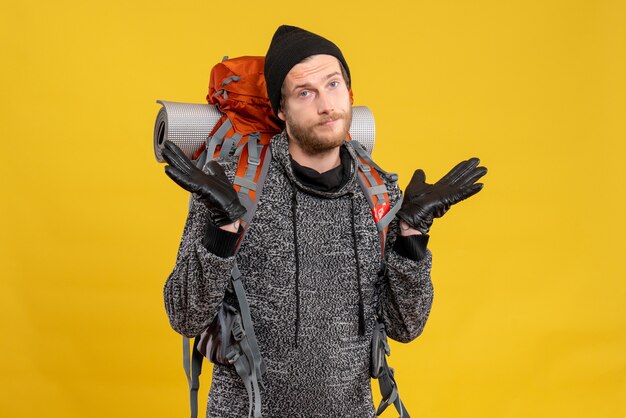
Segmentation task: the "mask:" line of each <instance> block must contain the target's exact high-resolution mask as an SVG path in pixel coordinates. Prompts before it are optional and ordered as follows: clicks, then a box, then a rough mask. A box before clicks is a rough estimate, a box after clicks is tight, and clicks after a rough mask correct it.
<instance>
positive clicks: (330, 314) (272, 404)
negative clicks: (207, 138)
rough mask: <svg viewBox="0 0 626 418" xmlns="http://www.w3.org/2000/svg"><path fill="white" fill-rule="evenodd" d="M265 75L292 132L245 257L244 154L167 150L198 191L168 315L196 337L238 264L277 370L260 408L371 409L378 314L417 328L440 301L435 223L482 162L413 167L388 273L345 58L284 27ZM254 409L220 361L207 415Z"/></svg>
mask: <svg viewBox="0 0 626 418" xmlns="http://www.w3.org/2000/svg"><path fill="white" fill-rule="evenodd" d="M265 79H266V83H267V93H268V96H269V99H270V102H271V104H272V109H273V111H274V112H275V114H276V115H277V116H278V117H279V118H280V119H281V120H282V121H284V123H285V129H284V130H283V132H282V133H280V134H278V135H276V136H275V137H274V138H273V139H272V141H271V152H272V160H271V163H270V166H269V169H268V172H267V177H266V180H265V183H264V188H263V194H262V196H261V199H260V201H259V203H258V207H257V210H256V213H255V215H254V218H253V220H252V222H251V223H250V226H249V227H248V230H247V232H246V236H245V239H244V240H243V242H242V243H241V246H240V247H239V249H238V251H237V253H236V255H235V254H234V249H235V245H236V243H237V242H238V240H239V238H240V237H241V233H242V231H241V227H240V225H239V224H240V218H241V216H242V215H243V214H244V213H245V209H244V208H243V206H242V205H241V204H240V202H239V200H238V199H237V194H236V193H235V192H234V190H233V189H232V187H231V186H230V183H229V182H230V181H232V179H233V176H234V171H235V169H236V161H230V162H229V161H224V162H221V163H222V165H221V166H219V165H217V163H211V164H207V166H205V169H204V172H200V174H197V173H196V174H194V175H193V176H189V175H185V174H184V173H183V171H184V167H182V166H183V165H184V164H186V162H184V163H180V162H179V161H181V160H180V159H178V160H177V158H178V157H180V156H179V155H178V154H177V155H174V154H175V153H176V150H175V149H174V148H173V147H172V146H169V145H168V147H167V148H166V150H164V157H165V158H166V160H167V161H168V163H169V164H170V166H168V167H167V168H166V171H167V173H168V175H170V177H171V178H172V179H173V180H174V181H176V182H177V183H178V184H180V185H181V186H183V187H185V188H187V189H188V190H189V187H188V186H189V185H190V182H191V183H193V185H194V187H195V186H197V187H195V188H194V189H193V190H194V191H196V197H195V198H194V200H193V202H192V205H191V209H190V214H189V218H188V220H187V224H186V227H185V231H184V234H183V238H182V242H181V246H180V250H179V254H178V258H177V261H176V266H175V267H174V270H173V272H172V273H171V275H170V277H169V278H168V280H167V283H166V285H165V292H164V293H165V305H166V310H167V313H168V315H169V319H170V322H171V325H172V327H173V328H174V329H175V330H176V331H178V332H180V333H181V334H184V335H188V336H195V335H197V334H199V333H200V332H201V331H202V330H203V328H204V327H206V325H207V323H208V322H209V321H210V320H211V318H213V317H214V316H215V314H216V312H217V309H218V307H219V305H220V303H221V302H222V300H223V299H224V298H225V297H226V298H228V297H229V296H228V295H229V292H227V287H228V283H229V278H230V274H231V270H232V268H233V265H234V263H235V261H236V263H237V265H238V268H239V271H240V272H241V275H242V277H243V278H244V279H243V280H244V285H245V289H246V293H247V296H248V301H249V305H250V315H251V317H252V322H253V324H254V330H255V333H256V337H257V339H258V347H259V350H260V353H261V355H262V356H263V359H264V361H265V365H266V367H267V370H266V373H265V374H264V376H263V382H264V388H262V389H261V399H262V404H261V413H262V416H263V417H285V416H289V417H374V416H375V415H376V413H375V409H374V406H373V403H372V392H371V388H370V354H371V353H370V343H371V339H372V335H373V331H374V327H375V325H376V322H377V320H376V318H377V315H380V317H382V321H383V322H384V324H385V328H386V332H387V334H388V336H389V337H390V338H392V339H394V340H396V341H401V342H409V341H411V340H413V339H415V338H416V337H417V336H418V335H420V333H421V332H422V330H423V328H424V325H425V324H426V320H427V318H428V315H429V312H430V308H431V304H432V300H433V288H432V283H431V279H430V269H431V254H430V251H429V250H428V249H427V248H426V245H427V242H428V235H427V232H428V230H429V227H430V225H431V224H432V221H433V218H435V217H440V216H442V215H443V214H444V213H445V212H446V211H447V210H448V208H449V207H450V206H451V205H452V204H454V203H457V202H458V201H460V200H463V199H465V198H467V197H469V196H471V195H473V194H475V193H477V192H478V191H479V190H480V188H481V187H482V184H476V181H477V180H478V179H479V178H480V177H481V176H482V175H484V174H485V172H486V169H484V168H482V167H477V164H478V160H476V159H472V160H469V161H465V162H463V163H461V164H459V165H458V166H457V167H455V168H454V169H453V170H452V171H451V172H450V173H449V174H448V175H447V176H446V177H444V179H442V180H441V181H440V182H438V183H436V184H434V185H431V184H427V183H425V181H424V180H425V179H424V173H423V172H422V171H421V170H418V171H416V173H415V175H414V177H413V179H412V180H411V182H410V184H409V187H408V188H407V191H406V194H405V197H404V201H403V203H402V206H401V208H400V210H399V211H398V212H397V215H396V216H397V217H396V219H395V220H394V221H392V222H391V224H390V227H389V233H388V238H387V248H386V251H385V253H384V254H385V258H384V260H383V261H384V263H383V264H384V265H385V266H386V269H385V270H384V271H383V274H379V273H381V248H380V244H381V242H380V238H379V234H378V231H377V228H376V225H375V223H374V221H373V217H372V213H371V210H370V206H369V204H368V202H367V198H366V196H365V195H364V193H363V191H362V190H361V188H360V187H359V185H358V181H357V175H358V172H357V164H358V161H359V160H358V157H357V154H356V153H355V151H354V149H353V147H352V146H351V145H350V141H347V140H346V139H347V134H348V130H349V128H350V124H351V118H352V107H351V98H350V70H349V67H348V64H347V62H346V60H345V58H344V56H343V54H342V53H341V51H340V50H339V48H338V47H337V46H336V45H335V44H333V43H332V42H330V41H329V40H327V39H325V38H323V37H321V36H318V35H316V34H313V33H311V32H308V31H305V30H303V29H300V28H296V27H293V26H281V27H279V28H278V30H277V31H276V33H275V34H274V37H273V39H272V41H271V44H270V47H269V50H268V52H267V55H266V60H265ZM198 171H199V170H198ZM381 175H382V173H381ZM382 177H383V179H384V180H385V186H386V188H387V190H388V193H389V197H390V205H391V206H392V207H393V205H394V204H395V203H396V202H399V201H400V199H401V198H402V194H401V192H400V190H399V188H398V186H397V184H396V182H395V179H394V178H393V177H391V176H384V175H383V176H382ZM225 293H226V296H225ZM248 406H249V403H248V396H247V394H246V388H245V387H244V384H243V383H242V382H241V380H240V378H239V376H238V375H237V373H236V371H235V368H234V367H232V366H222V365H215V366H214V370H213V378H212V387H211V391H210V395H209V402H208V409H207V416H210V417H233V418H234V417H237V418H240V417H243V416H246V415H248V413H249V409H248Z"/></svg>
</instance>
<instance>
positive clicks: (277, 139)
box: [271, 130, 359, 199]
mask: <svg viewBox="0 0 626 418" xmlns="http://www.w3.org/2000/svg"><path fill="white" fill-rule="evenodd" d="M347 143H348V142H344V144H347ZM271 147H272V158H273V159H275V160H276V161H277V162H278V163H279V164H280V166H281V167H282V169H283V170H284V172H285V175H286V176H287V178H288V179H289V181H290V182H291V183H292V185H295V186H296V187H297V188H298V189H299V190H301V191H303V192H305V193H307V194H310V195H313V196H319V197H321V198H325V199H336V198H339V197H342V196H345V195H348V194H353V193H354V192H355V190H356V188H358V187H359V186H358V179H357V175H358V173H357V169H356V167H357V162H358V160H357V156H356V153H355V152H354V150H353V149H352V147H351V146H347V147H346V149H347V150H348V153H349V154H350V158H351V159H352V164H351V167H350V176H349V178H348V180H347V181H346V182H345V184H344V185H343V186H342V187H341V188H340V189H339V190H337V191H335V192H325V191H321V190H317V189H314V188H312V187H309V186H307V185H306V184H304V183H303V182H302V181H300V179H298V177H297V176H296V175H295V173H294V171H293V167H292V165H291V159H290V155H289V139H288V137H287V132H286V131H285V130H283V131H282V132H281V133H280V134H278V135H276V136H274V138H272V142H271Z"/></svg>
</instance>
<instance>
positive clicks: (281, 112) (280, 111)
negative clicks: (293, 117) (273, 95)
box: [278, 108, 286, 122]
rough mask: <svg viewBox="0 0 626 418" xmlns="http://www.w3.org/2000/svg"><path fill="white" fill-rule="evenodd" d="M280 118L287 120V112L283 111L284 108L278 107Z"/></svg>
mask: <svg viewBox="0 0 626 418" xmlns="http://www.w3.org/2000/svg"><path fill="white" fill-rule="evenodd" d="M278 119H280V120H282V121H283V122H284V121H285V120H286V118H285V114H284V113H283V109H282V108H280V109H278Z"/></svg>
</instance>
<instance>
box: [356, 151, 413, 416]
mask: <svg viewBox="0 0 626 418" xmlns="http://www.w3.org/2000/svg"><path fill="white" fill-rule="evenodd" d="M347 143H348V144H350V146H352V148H353V149H354V150H355V151H356V154H357V156H358V159H359V164H358V165H359V166H358V171H359V177H358V180H359V185H360V186H361V190H362V191H363V193H364V194H365V197H366V198H367V201H368V203H369V205H370V208H371V210H372V216H373V217H374V222H376V228H377V229H378V235H379V237H380V248H381V272H383V273H381V274H384V271H385V245H386V241H387V232H388V230H389V224H390V223H391V221H392V220H393V218H394V217H395V216H396V212H398V210H399V209H400V206H401V205H402V199H398V201H397V202H396V203H395V204H394V206H393V207H391V204H390V198H389V191H388V190H387V186H386V185H385V181H384V180H383V178H384V179H386V180H388V181H396V180H397V179H398V176H397V175H396V174H394V173H387V172H386V171H385V170H383V169H382V168H380V166H378V164H376V163H375V162H374V161H372V158H371V157H370V155H369V153H368V152H367V150H366V149H365V148H364V147H363V146H362V145H361V144H360V143H359V142H358V141H348V142H347ZM374 350H375V351H377V352H376V353H374V352H372V356H373V358H377V359H379V360H378V363H380V364H377V366H376V369H378V370H377V372H376V375H375V376H373V377H375V378H376V379H378V385H379V387H380V393H381V395H382V400H381V402H380V405H379V406H378V410H377V411H376V415H380V414H382V413H383V411H384V410H385V409H387V407H388V406H389V405H391V404H393V405H394V406H395V408H396V410H397V411H398V413H399V414H400V418H410V416H409V413H408V412H407V410H406V408H405V406H404V404H403V403H402V401H401V400H400V393H399V392H398V385H397V383H396V380H395V378H394V371H393V369H392V368H391V367H389V364H388V363H387V356H389V354H390V349H389V343H388V341H387V333H386V332H385V325H384V324H383V323H382V321H380V320H378V323H377V324H376V326H375V328H374V335H373V336H372V351H374Z"/></svg>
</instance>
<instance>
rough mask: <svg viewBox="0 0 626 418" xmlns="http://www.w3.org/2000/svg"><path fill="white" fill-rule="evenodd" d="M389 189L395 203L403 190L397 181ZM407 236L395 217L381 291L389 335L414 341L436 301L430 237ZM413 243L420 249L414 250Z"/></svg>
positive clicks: (405, 340)
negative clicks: (416, 237)
mask: <svg viewBox="0 0 626 418" xmlns="http://www.w3.org/2000/svg"><path fill="white" fill-rule="evenodd" d="M388 189H389V190H390V199H391V203H392V205H393V204H394V203H395V202H396V201H397V200H398V199H399V198H400V196H401V193H400V190H399V189H398V186H397V184H395V183H394V184H393V185H392V186H389V185H388ZM408 238H409V239H408V240H407V237H401V236H399V234H398V221H397V220H394V221H393V222H392V223H391V225H390V226H389V232H388V234H387V245H386V247H387V250H386V265H387V268H386V274H385V275H384V276H383V278H382V284H381V293H380V297H381V300H380V306H381V311H382V317H383V321H384V323H385V327H386V331H387V335H388V336H389V337H390V338H392V339H394V340H396V341H400V342H409V341H412V340H414V339H415V338H417V337H418V336H419V335H420V334H421V333H422V331H423V329H424V326H425V325H426V321H427V320H428V315H429V314H430V308H431V305H432V302H433V285H432V282H431V278H430V270H431V264H432V255H431V253H430V251H429V250H428V249H427V248H426V243H427V242H428V239H427V238H421V239H415V238H411V237H408ZM412 244H415V247H417V248H419V250H414V249H413V250H412V249H411V247H412Z"/></svg>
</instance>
